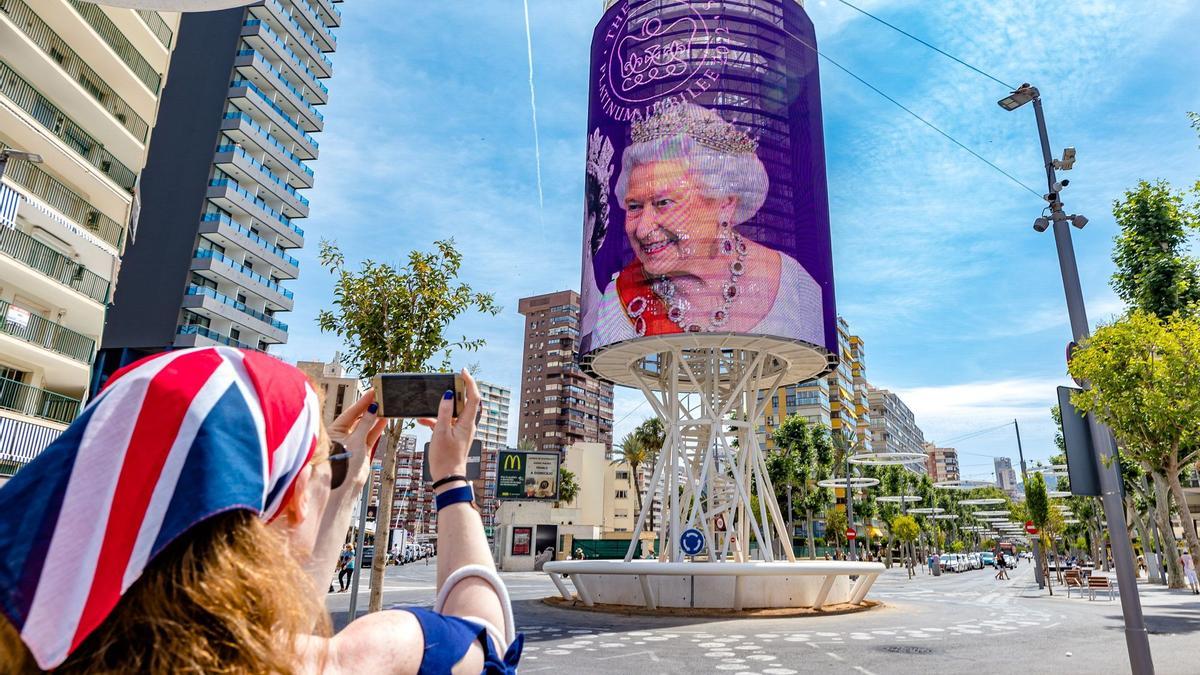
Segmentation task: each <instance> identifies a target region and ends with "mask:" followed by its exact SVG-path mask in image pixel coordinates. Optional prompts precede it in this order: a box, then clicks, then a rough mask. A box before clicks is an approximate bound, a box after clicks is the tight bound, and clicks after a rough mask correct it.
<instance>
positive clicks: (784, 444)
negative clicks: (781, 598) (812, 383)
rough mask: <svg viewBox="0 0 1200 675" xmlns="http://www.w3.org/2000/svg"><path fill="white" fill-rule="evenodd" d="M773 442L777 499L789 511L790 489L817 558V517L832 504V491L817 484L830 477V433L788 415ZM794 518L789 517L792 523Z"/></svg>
mask: <svg viewBox="0 0 1200 675" xmlns="http://www.w3.org/2000/svg"><path fill="white" fill-rule="evenodd" d="M771 440H772V441H774V443H775V448H776V449H775V451H773V452H771V453H769V454H768V456H767V473H768V474H769V476H770V478H771V483H772V485H774V486H775V492H776V495H775V497H776V499H777V500H778V501H779V503H780V504H782V505H783V506H782V507H781V509H780V510H781V511H786V505H787V488H788V486H791V488H792V509H793V510H794V511H797V512H801V513H803V514H804V523H805V529H806V530H807V535H808V536H807V539H808V557H809V558H812V559H815V558H816V557H817V549H816V542H815V538H814V537H813V521H814V514H816V513H820V512H822V511H823V510H824V508H825V507H826V506H828V505H829V503H830V502H831V501H832V499H831V491H830V490H829V489H828V488H823V487H819V486H818V485H817V481H821V480H825V479H826V478H829V476H830V474H831V465H832V463H833V447H832V446H831V445H830V442H829V434H828V431H827V430H826V428H825V427H823V426H821V425H819V424H818V425H814V424H809V423H808V420H806V419H805V418H803V417H801V416H799V415H789V416H788V417H786V418H785V419H784V420H783V422H781V423H780V424H779V426H777V427H776V428H775V430H774V431H773V432H772V433H771ZM794 515H795V514H788V522H789V523H790V522H792V519H793V517H794ZM843 529H845V528H843Z"/></svg>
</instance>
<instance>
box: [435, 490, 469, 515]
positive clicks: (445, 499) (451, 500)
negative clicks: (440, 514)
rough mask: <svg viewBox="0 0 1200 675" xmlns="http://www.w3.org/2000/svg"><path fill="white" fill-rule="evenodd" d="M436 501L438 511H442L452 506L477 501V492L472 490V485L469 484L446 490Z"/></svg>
mask: <svg viewBox="0 0 1200 675" xmlns="http://www.w3.org/2000/svg"><path fill="white" fill-rule="evenodd" d="M435 501H436V502H437V510H438V511H441V510H442V509H444V508H446V507H447V506H450V505H451V504H458V503H460V502H473V501H475V491H474V490H472V489H471V486H470V484H467V485H463V486H461V487H456V488H453V489H450V490H446V491H445V492H443V493H441V494H440V495H438V496H437V497H435Z"/></svg>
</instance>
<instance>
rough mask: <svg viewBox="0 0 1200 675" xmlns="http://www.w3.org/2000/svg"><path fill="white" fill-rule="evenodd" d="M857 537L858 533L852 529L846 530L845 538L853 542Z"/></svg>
mask: <svg viewBox="0 0 1200 675" xmlns="http://www.w3.org/2000/svg"><path fill="white" fill-rule="evenodd" d="M857 537H858V532H857V531H856V530H855V529H854V528H853V527H847V528H846V538H847V539H849V540H851V541H854V539H856V538H857Z"/></svg>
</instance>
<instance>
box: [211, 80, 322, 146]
mask: <svg viewBox="0 0 1200 675" xmlns="http://www.w3.org/2000/svg"><path fill="white" fill-rule="evenodd" d="M229 98H230V99H239V98H245V99H248V100H250V101H253V102H254V104H255V105H256V106H258V108H259V109H260V110H261V111H262V112H263V113H264V114H266V115H267V116H268V117H269V118H271V119H272V120H273V121H274V122H275V124H276V126H278V127H279V128H280V129H282V130H283V131H284V132H286V133H287V134H288V135H289V136H291V137H292V138H293V140H295V141H296V142H297V143H306V144H307V145H308V146H309V147H310V148H312V151H313V156H314V157H315V156H316V152H317V149H318V148H320V147H321V144H320V143H318V142H317V139H315V138H313V137H312V136H310V135H309V133H308V132H307V131H305V130H304V127H302V126H300V123H299V122H297V121H296V120H295V119H293V118H292V117H291V115H289V114H288V113H287V111H286V110H284V109H283V108H282V107H281V106H280V105H279V104H278V103H276V102H275V101H272V100H271V97H270V96H268V95H267V94H266V93H265V92H263V90H262V89H260V88H259V87H258V86H256V85H255V84H254V83H253V82H251V81H249V80H234V81H232V82H230V83H229ZM239 107H241V106H239Z"/></svg>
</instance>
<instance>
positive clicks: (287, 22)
mask: <svg viewBox="0 0 1200 675" xmlns="http://www.w3.org/2000/svg"><path fill="white" fill-rule="evenodd" d="M250 13H251V14H252V15H253V16H254V17H255V18H257V19H264V20H268V19H269V20H273V21H275V22H278V23H279V25H280V26H281V27H282V29H283V31H284V32H286V33H287V34H288V36H289V37H291V38H292V40H293V41H294V42H295V43H296V44H298V45H300V48H301V49H303V50H304V52H305V53H306V54H308V55H309V57H310V58H312V59H313V60H314V61H319V62H320V63H321V65H320V66H317V67H318V68H320V67H321V66H324V70H325V73H326V75H331V74H332V73H333V62H332V61H330V60H329V57H328V56H325V54H324V52H327V51H332V50H330V49H326V48H325V47H324V46H323V45H322V44H318V43H317V41H316V40H315V39H313V37H312V36H311V35H309V32H308V30H306V29H305V28H304V26H302V25H300V22H299V21H297V20H296V17H294V16H292V15H291V14H290V13H289V12H288V11H287V9H285V8H284V6H283V5H281V4H280V3H279V0H262V4H260V5H254V6H252V7H251V8H250ZM277 32H278V31H277Z"/></svg>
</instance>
